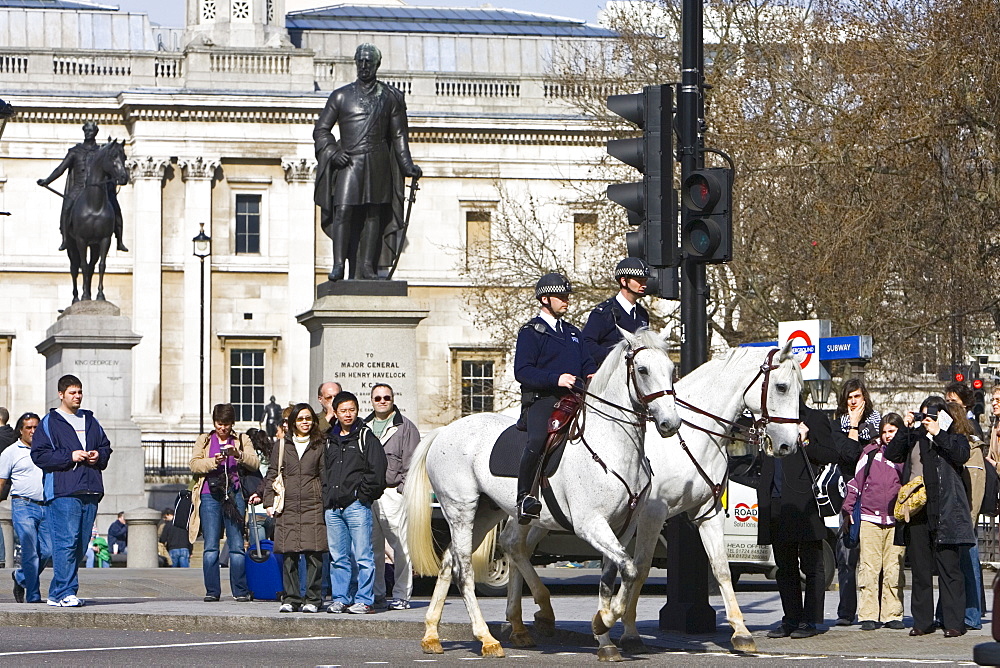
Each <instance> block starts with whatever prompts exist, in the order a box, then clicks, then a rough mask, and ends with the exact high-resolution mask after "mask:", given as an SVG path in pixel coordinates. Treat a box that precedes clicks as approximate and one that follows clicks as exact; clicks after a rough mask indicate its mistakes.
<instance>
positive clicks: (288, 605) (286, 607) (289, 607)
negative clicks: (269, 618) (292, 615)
mask: <svg viewBox="0 0 1000 668" xmlns="http://www.w3.org/2000/svg"><path fill="white" fill-rule="evenodd" d="M278 612H295V606H294V605H292V604H291V603H282V604H281V607H280V608H278Z"/></svg>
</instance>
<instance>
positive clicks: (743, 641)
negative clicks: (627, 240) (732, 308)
mask: <svg viewBox="0 0 1000 668" xmlns="http://www.w3.org/2000/svg"><path fill="white" fill-rule="evenodd" d="M775 360H777V361H776V362H775ZM801 390H802V374H801V371H800V368H799V365H798V363H797V362H796V361H795V359H794V357H792V355H791V345H790V344H788V345H786V346H785V347H784V349H783V350H781V351H780V352H779V351H777V350H774V349H766V348H737V349H735V350H732V351H731V352H730V353H729V355H728V356H727V357H726V358H725V359H719V360H712V361H709V362H707V363H705V364H703V365H701V366H700V367H698V368H697V369H695V370H694V371H693V372H691V373H689V374H688V375H686V376H684V378H682V379H681V380H679V381H678V382H677V387H676V391H677V403H678V405H679V406H680V407H681V409H682V411H683V412H682V415H683V417H684V422H683V424H682V426H681V428H680V430H679V432H678V433H677V435H676V436H672V437H670V438H666V439H659V438H657V435H656V434H654V433H652V432H650V433H649V434H648V435H647V440H646V443H647V448H646V454H647V456H648V457H649V461H650V466H651V467H652V470H653V487H652V490H651V491H650V497H649V500H648V501H647V502H646V503H645V504H644V505H643V506H642V507H641V509H640V510H639V517H638V522H637V527H636V530H637V535H636V542H635V564H636V566H637V567H638V569H639V574H638V580H637V582H636V584H635V586H634V587H633V588H632V589H631V591H632V592H633V593H632V594H631V595H630V597H629V601H628V607H627V609H626V611H625V614H624V615H623V617H622V622H623V623H624V625H625V632H624V634H623V635H622V637H621V640H620V644H621V647H622V649H623V650H625V651H626V652H630V653H640V652H643V651H646V648H645V646H644V645H643V643H642V639H641V638H640V636H639V632H638V630H637V629H636V626H635V618H636V604H637V602H638V598H639V593H640V592H641V590H642V584H643V583H644V582H645V580H646V576H647V575H648V574H649V567H650V564H651V563H652V559H653V551H654V550H655V548H656V543H657V538H658V536H659V535H660V530H661V529H662V528H663V523H664V522H665V521H666V520H667V519H669V518H671V517H674V516H675V515H679V514H680V513H683V512H687V513H688V514H689V516H690V517H691V518H692V519H693V520H694V524H695V525H696V526H697V527H698V533H699V535H700V536H701V540H702V544H703V545H704V546H705V552H706V553H707V554H708V558H709V561H710V563H711V566H712V572H713V573H714V575H715V579H716V580H717V581H718V583H719V587H720V589H721V591H722V597H723V601H724V602H725V606H726V617H727V620H728V621H729V624H730V625H731V626H732V627H733V638H732V641H733V647H734V648H735V649H737V650H740V651H746V652H752V651H756V646H755V645H754V641H753V637H752V636H751V635H750V632H749V631H748V630H747V628H746V625H745V624H744V622H743V614H742V613H741V612H740V608H739V604H738V603H737V601H736V595H735V594H734V592H733V585H732V582H731V580H730V576H729V560H728V557H727V555H726V546H725V541H724V536H723V531H724V524H723V522H724V515H723V513H722V512H721V501H720V497H721V494H722V491H723V490H724V489H725V483H726V477H727V472H728V461H727V456H726V452H725V448H726V444H727V443H728V441H729V438H728V437H729V436H730V434H731V432H732V426H733V422H734V421H735V420H736V418H738V417H739V416H740V414H741V413H742V412H743V411H744V409H748V410H749V411H750V412H751V413H753V416H754V418H755V423H754V434H755V435H757V437H758V438H759V439H760V441H761V447H762V449H763V451H764V453H765V454H767V455H770V456H775V457H783V456H786V455H788V454H791V453H792V452H794V451H795V449H796V447H797V445H796V444H797V441H798V424H797V423H798V415H799V394H800V392H801ZM765 435H766V438H765ZM682 443H683V446H686V448H687V450H688V452H689V453H690V454H688V453H687V452H685V450H684V447H682ZM695 462H697V463H695ZM516 530H517V527H516V526H515V527H514V528H513V529H512V528H511V527H510V525H508V527H507V528H505V529H504V534H507V533H508V532H514V531H516ZM546 533H547V530H546V529H543V528H534V527H532V528H531V531H530V532H529V533H528V536H527V537H526V539H525V542H526V545H527V547H526V549H529V554H530V551H531V550H534V547H535V546H536V545H537V544H538V542H539V541H540V540H541V539H542V538H543V537H544V536H545V534H546ZM506 539H507V537H506V536H502V537H501V543H502V544H503V545H506ZM604 567H605V568H604V573H603V575H602V578H601V587H600V595H601V601H602V606H603V605H604V602H605V601H607V600H609V599H610V597H611V591H612V587H613V585H614V580H615V566H614V564H609V562H607V561H605V562H604ZM521 584H522V583H521V579H520V574H519V573H517V572H515V571H513V570H512V571H511V577H510V582H509V583H508V585H507V596H508V611H509V610H510V607H511V606H512V604H514V602H515V601H516V608H517V611H518V615H520V598H521ZM528 585H529V587H530V588H531V592H532V594H533V595H534V596H535V600H536V601H538V600H539V599H542V600H547V599H548V591H547V590H545V587H544V585H543V584H542V583H541V581H540V580H538V578H537V577H536V578H530V577H529V579H528ZM619 593H620V592H619ZM543 610H545V608H543ZM537 627H538V625H537V623H536V628H537ZM539 630H540V631H541V632H542V633H546V632H547V631H548V628H547V627H546V626H543V627H542V628H541V629H539ZM596 635H597V636H598V638H597V639H598V642H599V644H600V646H601V648H602V649H603V650H604V651H603V653H602V654H601V658H602V659H605V660H612V661H614V660H620V659H621V655H620V654H619V653H618V650H617V649H616V648H615V646H614V644H613V643H612V642H611V638H610V636H609V635H608V632H607V631H605V632H604V633H598V634H596Z"/></svg>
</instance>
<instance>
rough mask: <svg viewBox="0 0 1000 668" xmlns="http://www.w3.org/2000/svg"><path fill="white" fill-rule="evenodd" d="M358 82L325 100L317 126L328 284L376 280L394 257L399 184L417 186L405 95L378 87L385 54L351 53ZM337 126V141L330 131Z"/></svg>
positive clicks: (363, 49)
mask: <svg viewBox="0 0 1000 668" xmlns="http://www.w3.org/2000/svg"><path fill="white" fill-rule="evenodd" d="M354 63H355V65H356V66H357V70H358V79H357V81H355V82H354V83H352V84H348V85H346V86H344V87H342V88H338V89H337V90H335V91H333V93H331V94H330V98H329V99H328V100H327V102H326V107H325V108H324V109H323V113H321V114H320V116H319V119H318V120H317V121H316V129H315V130H313V141H314V142H315V144H316V159H317V161H318V163H319V166H318V169H317V173H316V193H315V195H316V196H315V199H316V204H318V205H319V206H320V208H321V209H322V218H321V221H320V222H321V225H322V227H323V231H324V232H325V233H326V235H327V236H328V237H330V239H332V240H333V269H332V270H331V271H330V280H331V281H339V280H340V279H342V278H344V263H345V261H346V260H350V274H349V275H348V278H351V279H354V278H360V279H365V280H372V279H378V278H379V274H378V269H379V267H385V266H388V265H390V264H391V263H392V259H393V254H395V253H399V252H400V251H401V248H399V247H398V246H399V244H400V243H401V241H400V240H396V241H395V242H394V241H393V240H395V239H396V237H397V236H398V235H396V232H397V231H398V230H399V228H400V225H401V221H402V210H403V177H404V176H411V177H416V178H420V175H421V170H420V168H419V167H418V166H417V165H415V164H413V159H412V158H411V157H410V146H409V139H408V136H407V124H406V103H405V102H404V100H403V93H402V92H400V91H399V90H397V89H396V88H393V87H392V86H389V85H387V84H385V83H383V82H381V81H379V80H378V79H376V74H377V73H378V68H379V65H380V64H381V63H382V53H381V52H380V51H379V50H378V48H377V47H375V46H374V45H373V44H361V45H360V46H358V48H357V50H356V51H355V53H354ZM334 125H339V126H340V140H339V141H338V140H337V139H336V138H335V137H334V136H333V126H334Z"/></svg>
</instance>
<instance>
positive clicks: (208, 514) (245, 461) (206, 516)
mask: <svg viewBox="0 0 1000 668" xmlns="http://www.w3.org/2000/svg"><path fill="white" fill-rule="evenodd" d="M212 423H213V424H214V426H215V429H213V430H212V431H211V432H209V433H208V434H202V435H201V436H199V437H198V440H197V441H195V444H194V453H193V455H192V456H191V462H190V464H189V466H190V468H191V470H192V471H193V472H194V473H195V474H196V479H195V484H194V487H193V489H192V494H191V498H192V501H193V503H194V513H193V516H192V518H191V526H190V527H189V532H188V536H189V539H190V540H191V542H192V543H193V542H194V541H195V540H196V539H197V538H198V530H199V528H200V529H201V531H202V533H203V534H204V536H205V553H204V556H203V557H202V572H203V573H204V578H205V601H206V602H211V601H218V600H219V597H220V596H222V584H221V582H220V575H219V573H220V571H219V541H220V540H221V538H222V531H223V529H225V532H226V548H227V549H228V550H229V586H230V589H231V591H232V594H233V598H235V599H236V600H237V601H240V602H246V601H250V600H251V599H252V596H251V595H250V588H249V587H248V586H247V576H246V566H245V561H244V559H245V553H244V551H243V516H244V513H245V512H246V497H245V496H244V491H243V489H242V487H241V485H240V468H241V467H242V468H244V469H246V470H252V471H256V470H257V467H258V466H259V465H260V459H259V458H258V457H257V453H256V451H254V448H253V444H252V443H251V442H250V439H249V438H247V436H246V434H239V435H238V436H237V435H235V434H234V433H233V425H234V424H235V423H236V411H235V410H234V409H233V405H232V404H216V405H215V408H213V409H212ZM252 491H253V490H250V491H249V492H247V493H250V492H252Z"/></svg>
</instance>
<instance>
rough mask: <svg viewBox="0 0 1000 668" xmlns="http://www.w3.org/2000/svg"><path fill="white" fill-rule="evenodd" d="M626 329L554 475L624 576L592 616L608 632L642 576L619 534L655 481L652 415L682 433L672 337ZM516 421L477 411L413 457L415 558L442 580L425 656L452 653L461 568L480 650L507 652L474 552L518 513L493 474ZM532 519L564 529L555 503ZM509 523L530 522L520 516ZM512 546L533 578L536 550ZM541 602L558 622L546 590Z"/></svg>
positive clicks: (565, 506)
mask: <svg viewBox="0 0 1000 668" xmlns="http://www.w3.org/2000/svg"><path fill="white" fill-rule="evenodd" d="M623 334H624V336H625V339H624V340H623V341H622V342H621V343H619V344H618V345H617V346H616V347H615V348H614V349H613V350H612V351H611V353H610V354H609V355H608V357H607V359H606V360H605V361H604V363H603V364H602V365H601V368H600V369H598V371H597V373H596V374H595V375H594V378H593V379H592V381H591V383H590V387H589V388H588V394H587V396H586V399H585V405H584V407H583V409H582V411H583V413H582V415H581V417H580V419H579V422H578V424H579V425H580V427H581V430H582V434H581V435H580V437H579V438H576V439H574V440H573V441H571V442H570V443H568V444H567V445H566V449H565V451H564V452H563V456H562V461H561V463H560V464H559V468H558V470H557V471H556V472H555V473H554V474H553V475H552V476H551V477H550V478H549V486H550V488H551V491H552V495H553V496H554V497H555V499H556V500H557V502H558V505H559V508H560V509H561V510H562V513H563V514H564V515H565V517H566V518H567V519H568V520H569V521H570V522H571V524H572V527H573V530H574V532H575V533H576V534H577V535H578V536H580V537H581V538H583V539H584V540H586V541H587V542H588V543H590V544H591V545H593V546H594V548H595V549H597V550H598V551H600V552H601V553H602V554H603V555H604V556H605V559H607V560H609V561H610V562H611V563H614V564H615V565H616V566H617V567H618V569H619V570H620V572H621V574H622V587H621V590H620V591H619V592H618V594H619V595H618V596H617V597H616V598H615V599H614V600H613V601H609V602H608V603H607V605H602V606H601V609H600V610H598V612H597V614H596V615H595V617H594V622H593V623H594V626H595V628H599V629H602V630H603V629H607V628H610V627H611V626H613V625H614V623H615V622H616V621H617V620H618V619H619V618H620V617H621V615H622V613H623V612H624V611H625V606H626V603H627V601H628V595H629V594H630V592H631V589H632V586H633V582H634V581H635V577H636V567H635V565H634V563H633V561H632V559H631V557H630V556H629V555H628V553H627V552H626V550H625V548H624V547H623V546H622V543H621V541H620V540H619V538H618V535H616V533H617V534H625V533H628V531H629V527H630V526H631V525H632V521H633V519H634V516H635V511H636V510H637V508H638V507H641V505H642V501H643V500H644V498H645V493H646V491H647V490H648V485H649V483H650V481H651V476H650V472H649V469H648V465H647V463H646V457H645V453H644V451H643V440H644V436H645V428H646V425H645V422H646V416H647V415H649V417H650V419H651V420H652V421H653V422H654V424H655V425H656V428H657V430H658V431H659V433H660V435H663V436H667V435H669V434H673V433H676V431H677V429H678V427H679V426H680V417H679V415H678V413H677V408H676V406H675V404H674V396H673V374H674V365H673V363H672V362H671V361H670V358H669V357H668V356H667V347H666V345H665V343H664V342H663V340H661V339H660V337H658V336H657V335H656V334H654V333H653V332H650V331H648V330H640V331H639V332H637V333H636V334H635V335H631V334H628V333H627V332H623ZM513 422H514V420H513V419H511V418H509V417H506V416H502V415H495V414H478V415H471V416H469V417H465V418H462V419H461V420H458V421H457V422H454V423H452V424H451V425H448V426H447V427H443V428H441V429H439V430H437V431H436V432H432V433H431V434H429V435H428V436H427V437H425V438H424V440H423V441H422V442H421V444H420V446H419V447H418V448H417V450H416V452H415V453H414V455H413V459H412V461H411V463H410V472H409V474H408V476H407V479H406V492H405V494H404V497H405V503H406V507H407V512H408V518H409V522H408V524H409V529H408V534H409V535H408V538H409V544H410V558H411V561H412V563H413V566H414V569H415V570H416V571H417V572H418V573H421V574H425V575H435V574H436V575H437V576H438V579H437V584H436V586H435V587H434V595H433V597H432V598H431V603H430V607H429V608H428V610H427V616H426V619H425V625H426V626H425V633H424V637H423V640H422V641H421V645H422V647H423V650H424V652H426V653H433V654H441V653H443V651H444V650H443V649H442V647H441V640H440V637H439V635H438V625H439V623H440V621H441V612H442V610H443V608H444V600H445V597H446V596H447V593H448V587H449V585H450V583H451V578H452V570H453V569H454V574H455V576H456V577H457V579H458V581H459V583H460V585H461V591H462V596H463V598H464V599H465V605H466V608H467V609H468V612H469V616H470V618H471V620H472V630H473V633H474V634H475V636H476V638H477V639H479V641H480V642H482V655H483V656H495V657H501V656H503V655H504V652H503V648H501V646H500V643H499V642H498V641H497V640H496V639H495V638H494V637H493V636H492V635H491V634H490V631H489V628H488V627H487V625H486V622H485V621H484V619H483V615H482V612H481V611H480V609H479V604H478V602H477V601H476V595H475V588H474V582H473V572H472V563H471V555H472V551H473V549H474V548H475V547H476V546H477V545H479V544H480V543H481V542H482V541H483V538H484V537H485V536H486V535H487V534H488V533H489V532H491V531H492V530H493V528H494V527H496V525H497V524H498V523H499V522H500V520H502V519H503V518H505V517H515V516H516V512H517V511H516V506H517V503H516V496H517V481H516V480H515V479H513V478H498V477H495V476H493V475H492V474H491V473H490V467H489V460H490V452H491V450H492V448H493V443H494V442H495V441H496V440H497V437H498V436H499V435H500V434H501V432H503V431H504V430H505V429H506V428H508V427H509V426H510V425H511V424H513ZM432 487H433V491H434V492H435V494H436V495H437V500H438V502H439V503H440V505H441V511H442V512H443V514H444V516H445V519H446V520H447V521H448V526H449V528H450V529H451V544H450V545H449V546H448V549H447V551H446V552H445V554H444V556H443V558H441V559H439V558H438V556H437V551H436V550H435V549H434V545H433V541H432V536H431V531H430V503H429V500H430V493H431V491H432V490H431V488H432ZM533 524H534V525H535V526H540V527H547V528H549V529H556V528H560V524H559V523H558V521H557V520H556V519H555V518H554V517H553V514H552V509H551V508H550V507H549V505H548V503H546V507H545V509H544V511H543V512H542V515H541V517H540V518H539V519H538V520H535V521H534V522H533ZM508 525H510V526H515V527H519V528H520V529H524V530H526V529H527V528H528V527H521V526H520V525H518V524H517V523H516V522H509V523H508ZM505 549H507V551H508V554H509V555H510V557H511V560H512V562H513V563H514V565H515V566H516V568H517V569H521V570H522V571H523V572H524V573H525V574H528V575H529V577H530V575H532V574H534V568H533V567H532V565H531V563H530V561H529V558H528V557H529V556H530V553H529V552H525V551H524V550H523V549H520V550H512V549H511V546H505ZM539 603H540V605H541V606H542V609H543V611H544V615H543V617H544V618H546V619H547V620H548V621H549V626H550V627H551V628H554V624H555V614H554V613H553V612H552V606H551V604H550V603H549V600H548V596H547V592H546V597H545V599H544V601H539ZM540 614H541V613H540ZM536 617H537V615H536ZM512 623H513V620H512ZM525 637H527V639H528V640H530V638H531V636H530V635H529V634H528V631H527V629H525V628H524V625H523V624H522V623H521V620H520V619H517V620H516V624H515V625H514V628H513V634H512V637H511V640H512V642H513V643H514V644H515V645H519V644H524V638H525Z"/></svg>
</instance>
